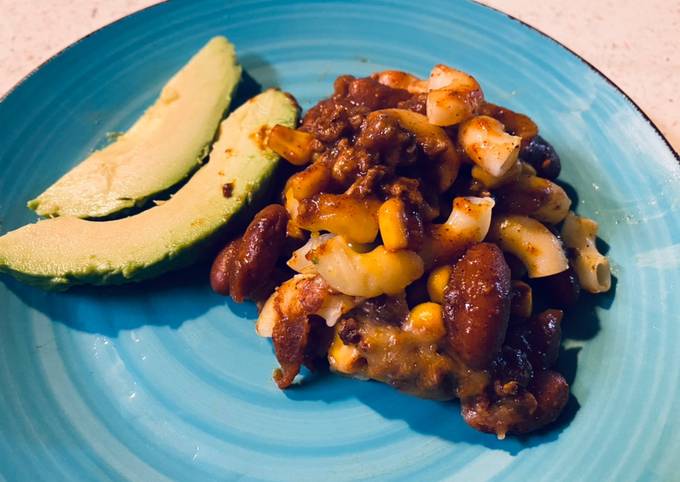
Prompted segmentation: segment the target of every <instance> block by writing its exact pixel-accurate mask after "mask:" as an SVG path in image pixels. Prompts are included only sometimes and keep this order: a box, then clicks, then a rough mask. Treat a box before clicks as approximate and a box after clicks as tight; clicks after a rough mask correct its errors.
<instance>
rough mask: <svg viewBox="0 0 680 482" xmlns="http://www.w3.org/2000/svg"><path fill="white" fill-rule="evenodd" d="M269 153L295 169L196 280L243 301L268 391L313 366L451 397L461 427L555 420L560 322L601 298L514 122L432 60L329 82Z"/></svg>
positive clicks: (590, 236) (517, 119)
mask: <svg viewBox="0 0 680 482" xmlns="http://www.w3.org/2000/svg"><path fill="white" fill-rule="evenodd" d="M267 143H268V146H269V147H270V148H271V149H273V150H274V151H275V152H277V153H278V154H280V155H281V156H282V157H283V158H284V159H286V160H287V161H289V162H290V163H291V164H292V165H294V166H296V167H297V172H295V173H294V174H293V175H292V176H291V177H290V178H289V179H288V181H287V183H286V185H285V187H284V189H283V192H282V193H281V204H273V205H270V206H267V207H266V208H265V209H263V210H262V211H260V212H259V213H258V214H257V215H256V216H255V217H254V219H253V220H252V222H251V223H250V225H249V226H248V228H247V229H246V230H245V232H244V233H243V235H242V236H240V237H238V238H236V239H234V240H232V241H231V242H230V243H229V244H228V245H227V246H226V247H225V248H224V249H223V250H222V251H221V252H220V254H219V255H218V256H217V258H216V259H215V262H214V264H213V268H212V272H211V283H212V286H213V289H214V290H215V291H217V292H219V293H222V294H228V295H231V296H232V298H233V299H234V300H236V301H239V302H240V301H243V300H245V299H251V300H254V301H256V302H258V307H259V309H260V315H259V319H258V321H257V327H256V328H257V333H258V334H259V335H261V336H265V337H271V338H272V340H273V344H274V348H275V352H276V357H277V359H278V362H279V364H280V368H279V369H277V370H276V371H275V374H274V379H275V381H276V383H277V384H278V386H279V387H280V388H282V389H285V388H287V387H289V386H290V385H291V384H292V383H293V381H294V379H295V377H296V376H297V375H298V373H299V371H300V368H301V366H303V365H305V366H307V367H308V368H310V369H312V370H315V369H317V368H320V367H323V366H325V365H327V366H329V367H330V369H331V370H332V371H334V372H337V373H341V374H344V375H348V376H352V377H357V378H361V379H372V380H377V381H380V382H384V383H387V384H389V385H391V386H393V387H395V388H397V389H399V390H403V391H405V392H408V393H411V394H413V395H416V396H418V397H423V398H430V399H436V400H450V399H454V398H459V399H460V402H461V412H462V415H463V417H464V419H465V421H466V422H467V423H468V424H469V425H471V426H472V427H474V428H476V429H478V430H481V431H484V432H491V433H495V434H497V436H498V437H499V438H503V437H505V435H506V434H507V433H515V434H518V433H526V432H530V431H532V430H536V429H538V428H539V427H542V426H544V425H546V424H549V423H551V422H552V421H554V420H555V419H556V418H557V417H558V415H559V414H560V412H561V411H562V409H563V408H564V406H565V404H566V402H567V399H568V396H569V385H568V384H567V382H566V381H565V379H564V377H563V376H562V375H561V374H560V373H558V372H557V371H555V369H554V365H555V362H556V360H557V357H558V353H559V347H560V339H561V321H562V317H563V310H564V309H566V308H568V307H569V306H571V305H573V304H574V303H576V302H577V299H578V296H579V292H580V290H581V289H584V290H586V291H589V292H592V293H599V292H604V291H607V290H608V289H609V287H610V271H609V264H608V261H607V259H606V258H605V257H604V256H603V255H602V254H601V253H599V252H598V250H597V247H596V245H595V238H596V235H597V223H596V222H594V221H592V220H590V219H586V218H583V217H580V216H578V215H576V214H574V213H573V212H572V211H570V207H571V200H570V199H569V196H568V195H567V193H566V192H565V191H564V189H563V188H562V187H560V185H559V184H558V183H557V182H556V181H555V180H556V178H557V177H558V175H559V173H560V168H561V166H560V159H559V156H558V155H557V153H556V152H555V150H554V149H553V147H552V146H551V145H550V144H549V143H548V142H547V141H546V140H545V139H543V138H542V137H541V136H539V135H538V126H537V125H536V124H535V123H534V122H533V121H532V120H531V119H530V118H529V117H527V116H526V115H524V114H520V113H517V112H513V111H512V110H510V109H507V108H505V107H501V106H498V105H495V104H492V103H489V102H487V101H486V100H485V98H484V94H483V92H482V89H481V87H480V85H479V83H478V82H477V80H476V79H475V78H474V77H472V76H471V75H469V74H467V73H465V72H462V71H459V70H456V69H453V68H450V67H447V66H444V65H437V66H435V67H434V68H433V69H432V71H431V73H430V76H429V78H428V79H419V78H417V77H415V76H413V75H411V74H408V73H405V72H399V71H384V72H378V73H375V74H373V75H372V76H370V77H367V78H354V77H352V76H348V75H345V76H341V77H338V79H337V80H336V81H335V84H334V92H333V95H332V96H331V97H329V98H327V99H324V100H322V101H320V102H319V103H318V104H316V105H315V106H314V107H313V108H311V109H310V110H309V111H308V112H307V114H306V115H305V116H304V118H303V120H302V123H301V125H300V126H299V128H298V129H291V128H288V127H284V126H275V127H274V128H273V129H272V130H271V131H270V132H269V133H268V139H267ZM535 293H536V295H537V299H534V294H535ZM539 296H540V300H539V299H538V297H539ZM534 306H548V307H550V308H549V309H542V310H536V309H534Z"/></svg>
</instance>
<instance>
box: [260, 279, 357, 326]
mask: <svg viewBox="0 0 680 482" xmlns="http://www.w3.org/2000/svg"><path fill="white" fill-rule="evenodd" d="M316 276H317V275H316V274H314V273H304V274H297V275H295V276H293V277H292V278H291V279H289V280H288V281H286V282H284V283H283V284H282V285H281V286H279V287H278V288H277V289H276V291H274V293H272V294H271V296H269V298H268V299H267V301H266V302H265V304H264V306H263V307H262V311H260V316H259V317H258V318H257V323H256V325H255V331H256V332H257V334H258V335H260V336H262V337H266V338H271V336H272V333H273V332H274V326H275V325H276V323H277V322H278V321H279V319H281V316H296V315H299V314H300V311H301V310H302V309H303V306H302V305H301V304H300V302H299V300H300V299H301V298H302V293H301V291H304V289H305V287H303V286H301V284H302V283H301V282H309V281H310V280H313V279H314V278H315V277H316ZM322 296H323V298H322V301H321V305H320V306H319V307H318V308H317V309H315V310H314V311H313V312H310V313H303V314H304V315H306V316H309V315H318V316H320V317H321V318H323V319H324V320H325V321H326V324H327V325H328V326H334V325H335V323H336V322H337V321H338V319H340V317H341V316H342V315H344V314H345V313H347V312H348V311H350V310H351V309H352V308H354V307H355V306H356V305H358V304H359V303H360V302H362V301H363V298H356V297H352V296H347V295H343V294H341V293H332V292H330V291H328V290H325V291H324V293H323V295H322Z"/></svg>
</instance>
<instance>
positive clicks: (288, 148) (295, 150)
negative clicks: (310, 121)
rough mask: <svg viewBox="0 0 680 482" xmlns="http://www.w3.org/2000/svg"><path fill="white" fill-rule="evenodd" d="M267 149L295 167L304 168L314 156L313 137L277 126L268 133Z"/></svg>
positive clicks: (306, 133)
mask: <svg viewBox="0 0 680 482" xmlns="http://www.w3.org/2000/svg"><path fill="white" fill-rule="evenodd" d="M267 144H268V146H269V148H270V149H271V150H273V151H274V152H276V153H277V154H278V155H280V156H281V157H283V158H284V159H285V160H287V161H288V162H290V163H291V164H293V165H295V166H304V165H305V164H307V163H308V162H309V161H311V160H312V154H314V136H313V135H311V134H310V133H308V132H303V131H299V130H296V129H291V128H290V127H286V126H284V125H280V124H277V125H275V126H274V128H273V129H272V130H271V132H270V133H269V139H268V142H267Z"/></svg>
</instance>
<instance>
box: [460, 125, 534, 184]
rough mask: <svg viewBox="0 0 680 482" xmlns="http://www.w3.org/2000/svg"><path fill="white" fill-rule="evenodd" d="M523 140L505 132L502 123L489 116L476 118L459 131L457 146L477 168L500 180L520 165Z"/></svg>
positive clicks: (462, 126)
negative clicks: (511, 169)
mask: <svg viewBox="0 0 680 482" xmlns="http://www.w3.org/2000/svg"><path fill="white" fill-rule="evenodd" d="M521 142H522V138H521V137H518V136H513V135H510V134H508V133H507V132H505V130H504V127H503V124H501V123H500V122H499V121H497V120H496V119H494V118H493V117H489V116H486V115H480V116H477V117H473V118H472V119H469V120H467V121H465V122H464V123H463V124H461V126H460V128H459V129H458V143H459V144H460V145H461V147H462V148H463V150H464V151H465V153H466V154H467V155H468V157H469V158H470V159H471V160H472V162H474V163H475V164H476V165H478V166H479V167H481V168H482V169H484V170H485V171H486V172H488V173H489V174H490V175H491V176H493V177H496V178H498V177H501V176H503V175H504V174H505V173H506V172H508V171H509V170H510V168H511V167H512V166H513V165H514V164H515V163H516V162H517V156H518V155H519V147H520V144H521Z"/></svg>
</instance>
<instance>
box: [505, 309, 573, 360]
mask: <svg viewBox="0 0 680 482" xmlns="http://www.w3.org/2000/svg"><path fill="white" fill-rule="evenodd" d="M562 316H563V312H562V311H561V310H545V311H543V312H541V313H539V314H538V315H536V316H533V317H531V318H529V320H527V321H526V322H525V323H522V324H520V325H515V326H512V327H511V328H510V329H509V330H508V336H507V339H506V343H507V344H508V345H510V346H512V347H513V348H517V349H519V350H522V351H523V352H525V353H526V354H527V357H528V358H529V361H530V362H531V366H532V367H533V368H534V369H535V370H545V369H547V368H549V367H551V366H552V365H554V364H555V362H556V361H557V357H558V355H559V352H560V341H561V339H562V327H561V322H562Z"/></svg>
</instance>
